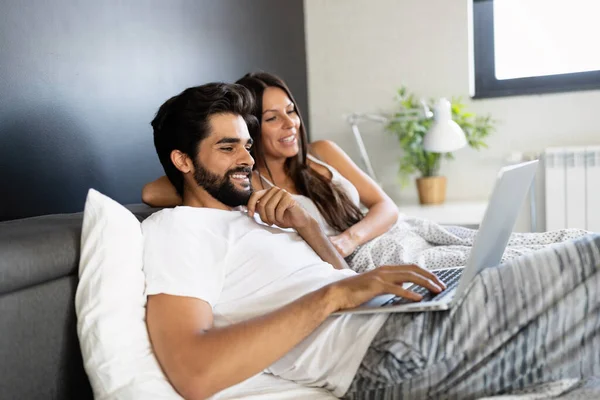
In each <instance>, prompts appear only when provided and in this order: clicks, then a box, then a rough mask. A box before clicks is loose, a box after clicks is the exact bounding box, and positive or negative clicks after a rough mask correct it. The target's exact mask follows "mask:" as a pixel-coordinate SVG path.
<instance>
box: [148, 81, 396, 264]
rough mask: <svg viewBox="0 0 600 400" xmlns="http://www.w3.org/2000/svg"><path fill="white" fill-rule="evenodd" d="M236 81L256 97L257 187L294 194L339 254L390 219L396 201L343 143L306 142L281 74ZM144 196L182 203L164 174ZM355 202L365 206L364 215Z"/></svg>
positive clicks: (166, 203)
mask: <svg viewBox="0 0 600 400" xmlns="http://www.w3.org/2000/svg"><path fill="white" fill-rule="evenodd" d="M236 83H238V84H241V85H243V86H245V87H247V88H248V89H249V90H250V91H251V92H252V93H253V94H254V96H255V99H256V107H255V110H254V115H255V116H256V118H257V119H258V121H259V122H260V124H259V125H260V126H259V127H258V129H257V130H256V131H254V132H250V135H251V136H252V138H253V139H254V146H253V154H252V156H253V157H254V160H255V167H254V169H255V171H254V179H253V182H252V184H253V186H254V188H255V189H256V190H262V189H266V188H268V187H270V186H279V187H281V188H283V189H286V190H287V191H288V192H290V193H292V194H293V195H295V196H294V197H295V199H296V200H297V201H298V202H299V203H300V204H301V205H302V206H304V207H305V208H306V209H307V211H309V212H310V213H311V214H312V215H313V217H314V218H315V219H316V220H317V221H319V223H320V224H321V227H322V228H323V230H324V232H325V233H326V234H327V235H328V236H329V237H330V240H331V242H332V244H333V245H334V247H335V248H336V249H337V250H338V252H339V253H340V254H341V255H342V256H343V257H347V256H349V255H350V254H352V253H353V252H354V251H355V250H356V248H357V247H358V246H360V245H362V244H364V243H366V242H368V241H369V240H371V239H373V238H375V237H377V236H380V235H381V234H383V233H385V232H386V231H388V230H389V229H390V228H391V227H392V226H393V225H394V223H395V222H396V220H397V218H398V209H397V207H396V205H395V204H394V202H393V201H392V200H391V199H390V198H389V197H388V196H387V195H386V194H385V192H384V191H383V190H381V188H380V187H379V186H378V185H377V184H376V183H375V182H374V181H373V180H372V179H371V178H369V177H368V176H367V175H366V174H365V173H364V172H362V171H361V169H360V168H358V167H357V166H356V164H354V162H352V160H351V159H350V157H348V156H347V155H346V153H344V151H343V150H342V149H341V148H339V147H338V146H337V145H335V144H334V143H333V142H330V141H326V140H320V141H317V142H314V143H311V144H310V145H309V144H308V140H307V135H306V129H305V127H304V123H303V121H302V116H301V114H300V110H299V109H298V106H297V103H296V101H295V100H294V97H293V96H292V93H291V91H290V90H289V88H288V87H287V85H286V84H285V83H284V82H283V81H282V80H281V79H279V78H278V77H276V76H274V75H271V74H268V73H264V72H261V73H251V74H247V75H245V76H244V77H243V78H242V79H240V80H238V81H237V82H236ZM142 199H143V201H144V202H145V203H147V204H150V205H153V206H161V207H169V206H174V205H177V204H180V203H181V199H180V198H179V196H178V195H177V192H176V191H175V189H174V188H173V186H172V185H171V183H170V182H169V180H168V179H167V178H166V177H162V178H159V179H158V180H156V181H154V182H152V183H150V184H148V185H146V186H145V187H144V189H143V192H142ZM359 203H360V204H362V205H364V206H365V207H366V208H367V209H368V212H367V213H366V215H364V216H363V213H362V212H361V210H360V208H359Z"/></svg>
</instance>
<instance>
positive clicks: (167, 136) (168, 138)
mask: <svg viewBox="0 0 600 400" xmlns="http://www.w3.org/2000/svg"><path fill="white" fill-rule="evenodd" d="M253 109H254V98H253V96H252V94H251V93H250V91H249V90H248V89H246V88H245V87H244V86H242V85H237V84H229V83H221V82H216V83H207V84H206V85H202V86H196V87H191V88H188V89H185V90H184V91H183V92H181V93H180V94H178V95H177V96H174V97H171V98H170V99H169V100H167V101H166V102H165V103H164V104H163V105H162V106H160V108H159V109H158V112H157V113H156V117H154V119H153V120H152V123H151V124H152V128H154V146H155V147H156V152H157V154H158V158H159V160H160V163H161V164H162V166H163V168H164V170H165V174H166V175H167V177H168V178H169V180H170V181H171V183H172V184H173V186H175V189H176V190H177V193H179V195H180V196H182V197H183V174H182V172H181V171H179V170H178V169H177V168H176V167H175V165H173V162H172V161H171V152H172V151H173V150H179V151H181V152H182V153H184V154H186V155H188V156H189V157H190V158H192V160H194V161H195V160H196V157H197V155H198V151H199V147H200V142H202V140H204V139H205V138H206V137H207V136H208V135H209V134H210V123H209V118H210V117H211V116H212V115H218V114H229V113H231V114H234V115H240V116H242V117H243V118H244V120H245V121H246V123H247V124H249V125H251V126H250V127H249V128H250V129H254V125H255V124H257V123H258V122H257V121H256V118H255V117H254V116H253V115H252V111H253Z"/></svg>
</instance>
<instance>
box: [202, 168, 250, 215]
mask: <svg viewBox="0 0 600 400" xmlns="http://www.w3.org/2000/svg"><path fill="white" fill-rule="evenodd" d="M194 168H195V172H194V179H195V180H196V183H197V184H198V185H199V186H200V187H202V188H203V189H204V190H206V191H207V192H208V194H210V195H211V196H212V197H214V198H215V199H217V200H219V201H220V202H221V203H223V204H225V205H226V206H228V207H238V206H245V205H246V204H248V200H249V199H250V196H251V195H252V192H253V189H252V184H251V183H252V169H251V168H250V167H240V168H236V169H232V170H229V171H227V172H226V173H225V175H224V176H219V175H217V174H214V173H212V172H210V171H209V170H208V169H206V168H204V166H203V165H202V164H200V162H198V161H195V162H194ZM236 173H238V174H239V173H243V174H248V180H249V182H250V186H249V188H248V189H247V190H239V189H237V188H236V187H235V185H234V184H233V183H232V182H231V179H230V176H231V175H234V174H236Z"/></svg>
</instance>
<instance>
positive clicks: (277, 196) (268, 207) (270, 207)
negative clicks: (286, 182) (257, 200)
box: [261, 190, 285, 225]
mask: <svg viewBox="0 0 600 400" xmlns="http://www.w3.org/2000/svg"><path fill="white" fill-rule="evenodd" d="M284 194H285V192H284V191H283V190H278V191H277V192H276V193H274V194H273V195H272V196H270V197H269V199H268V200H267V201H266V202H265V201H264V200H262V201H261V203H264V204H263V209H262V212H261V218H262V217H263V214H264V217H265V218H266V219H265V220H264V221H265V222H266V223H267V224H269V225H273V224H274V223H275V222H277V220H276V219H275V209H276V208H277V207H279V203H280V202H281V198H282V197H283V195H284ZM265 197H266V196H265Z"/></svg>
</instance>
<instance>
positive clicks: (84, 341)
mask: <svg viewBox="0 0 600 400" xmlns="http://www.w3.org/2000/svg"><path fill="white" fill-rule="evenodd" d="M142 251H143V236H142V231H141V225H140V223H139V221H138V220H137V218H136V217H135V216H134V215H133V214H132V213H131V212H130V211H129V210H127V209H126V208H125V207H123V206H122V205H120V204H119V203H117V202H116V201H114V200H112V199H110V198H108V197H106V196H104V195H103V194H101V193H99V192H97V191H96V190H94V189H90V191H89V193H88V196H87V200H86V202H85V210H84V212H83V228H82V231H81V258H80V261H79V285H78V286H77V294H76V296H75V309H76V311H77V334H78V335H79V342H80V346H81V353H82V355H83V362H84V366H85V370H86V372H87V375H88V378H89V380H90V383H91V385H92V389H93V391H94V398H95V399H96V400H103V399H131V400H136V399H140V400H141V399H181V397H180V396H179V395H178V394H177V392H175V390H174V389H173V387H172V386H171V384H170V383H169V382H168V381H167V379H166V377H165V375H164V374H163V373H162V370H161V368H160V366H159V364H158V362H157V360H156V358H155V357H154V355H153V353H152V349H151V346H150V340H149V337H148V331H147V330H146V323H145V312H146V296H145V295H144V287H145V278H144V273H143V271H142Z"/></svg>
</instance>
